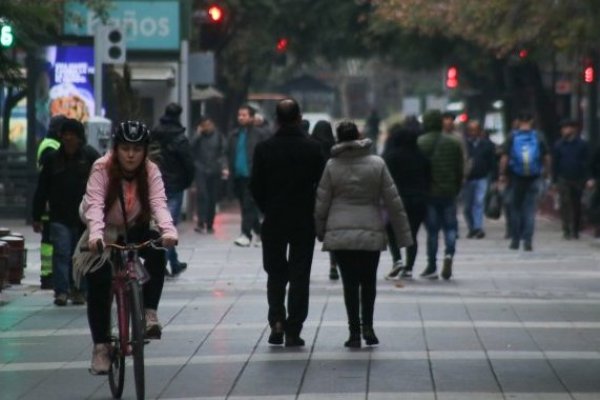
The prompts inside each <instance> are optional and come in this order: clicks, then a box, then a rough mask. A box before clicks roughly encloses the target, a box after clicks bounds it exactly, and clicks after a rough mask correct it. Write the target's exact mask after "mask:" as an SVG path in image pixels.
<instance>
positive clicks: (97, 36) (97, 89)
mask: <svg viewBox="0 0 600 400" xmlns="http://www.w3.org/2000/svg"><path fill="white" fill-rule="evenodd" d="M103 29H104V27H103V26H102V25H101V24H97V25H96V28H95V32H94V103H95V104H94V115H95V116H97V117H101V116H102V115H101V114H102V75H103V74H102V72H103V71H102V50H103V45H104V44H103V43H102V40H101V38H102V30H103Z"/></svg>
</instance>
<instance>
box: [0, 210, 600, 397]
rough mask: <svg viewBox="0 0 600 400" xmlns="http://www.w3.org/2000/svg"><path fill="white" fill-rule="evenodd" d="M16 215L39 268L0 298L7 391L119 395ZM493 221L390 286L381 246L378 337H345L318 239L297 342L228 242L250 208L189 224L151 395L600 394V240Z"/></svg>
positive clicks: (256, 263) (0, 357) (151, 367)
mask: <svg viewBox="0 0 600 400" xmlns="http://www.w3.org/2000/svg"><path fill="white" fill-rule="evenodd" d="M6 224H9V225H10V221H0V225H6ZM15 224H16V226H15V227H17V228H19V230H21V231H23V232H24V233H27V235H28V236H29V237H30V238H31V240H28V247H30V251H29V260H30V265H29V267H28V270H27V275H28V276H27V278H26V280H25V282H24V283H25V285H24V286H23V287H20V288H18V287H16V288H11V289H8V290H7V291H5V292H3V293H2V294H1V295H0V296H2V298H3V299H4V300H6V301H8V302H7V303H6V304H5V305H4V306H2V307H0V399H1V400H5V399H6V400H8V399H11V400H12V399H47V400H52V399H108V398H110V391H109V388H108V384H107V380H106V378H103V377H94V376H91V375H89V373H88V372H87V368H88V366H89V359H90V353H91V341H90V335H89V331H88V327H87V321H86V314H85V308H84V307H74V306H68V307H66V308H57V307H55V306H53V305H52V295H51V293H50V292H48V291H39V290H37V289H35V287H36V285H37V283H38V282H39V263H36V261H37V260H38V259H39V244H37V242H36V240H37V238H36V237H35V236H34V235H30V234H29V233H28V232H29V231H30V228H28V227H24V226H19V224H17V223H15ZM489 225H490V226H489V229H488V237H487V238H486V239H484V240H467V239H461V240H460V241H459V243H458V255H457V257H456V270H455V279H454V280H452V281H450V282H443V281H437V282H429V281H423V280H420V279H415V280H413V281H408V282H405V283H404V285H397V284H396V282H387V281H385V280H383V275H384V274H385V273H386V272H387V271H388V269H389V266H390V264H391V262H390V258H389V255H388V254H387V253H385V254H384V256H383V257H382V262H381V267H380V271H379V275H380V280H379V282H378V297H377V302H376V308H375V330H376V332H377V334H378V336H379V338H380V341H381V345H380V346H379V347H376V348H372V349H366V348H363V349H360V350H349V349H346V348H344V347H343V342H344V340H345V339H346V338H347V329H346V319H345V309H344V305H343V299H342V292H341V283H340V282H330V281H329V280H328V279H327V273H328V259H327V256H326V254H324V253H322V252H320V251H318V250H317V251H316V252H315V255H316V257H315V263H314V265H313V274H312V280H311V282H312V286H311V303H310V313H309V317H308V322H307V324H306V327H305V329H304V331H303V333H302V336H303V337H304V338H305V339H306V342H307V346H306V347H305V348H303V349H296V350H289V349H285V348H280V347H270V346H268V345H267V342H266V338H267V336H268V333H269V330H268V327H267V324H266V296H265V282H266V277H265V274H264V272H263V271H262V266H261V251H260V249H258V248H247V249H243V248H236V247H234V246H233V245H232V244H231V242H232V240H233V238H234V237H236V236H237V233H238V227H239V218H238V217H237V216H236V215H234V214H225V215H221V216H220V217H219V220H218V224H217V234H216V235H215V236H214V237H208V236H206V235H198V234H196V233H194V232H193V230H192V229H191V228H192V227H191V226H190V225H189V224H183V225H182V226H181V227H180V228H181V231H182V236H183V239H182V243H181V246H180V250H179V251H180V255H181V258H182V259H183V260H186V261H188V262H189V264H190V266H189V268H188V271H187V272H186V273H184V274H183V275H182V276H181V277H179V278H177V279H175V280H169V281H168V282H167V283H166V285H165V291H164V295H163V301H162V303H161V307H160V309H159V317H160V319H161V321H162V323H163V324H164V325H165V331H164V334H163V339H162V340H161V341H160V342H153V343H151V344H150V345H148V346H147V347H146V365H147V368H146V374H147V393H148V398H152V399H154V398H160V399H211V400H212V399H215V400H216V399H238V400H241V399H257V400H261V399H264V400H267V399H268V400H275V399H282V400H284V399H285V400H287V399H302V400H308V399H327V400H334V399H344V400H354V399H369V400H375V399H380V400H384V399H385V400H392V399H393V400H395V399H415V400H430V399H431V400H434V399H435V400H438V399H439V400H441V399H460V400H470V399H477V400H479V399H543V400H554V399H589V400H592V399H600V379H599V378H598V372H599V371H600V268H599V264H598V254H599V252H598V245H597V244H596V241H595V240H594V239H591V238H584V239H582V240H580V241H573V242H565V241H562V240H561V239H560V236H561V233H560V229H559V227H558V225H556V224H554V223H551V222H548V221H545V220H539V229H538V234H537V237H536V241H535V251H534V252H533V253H524V252H522V251H518V252H514V251H509V250H508V249H507V242H506V241H504V240H503V239H502V238H501V237H502V234H501V233H502V226H501V223H491V224H489ZM463 235H464V231H463ZM34 239H35V240H34ZM424 243H425V241H424V237H423V236H422V237H421V244H423V247H422V249H421V251H420V258H419V260H418V266H417V268H416V271H417V272H418V271H420V270H421V269H422V268H423V267H424V263H425V259H424V257H423V254H424ZM36 270H37V271H36ZM36 274H37V275H36ZM28 285H31V286H28ZM398 286H401V287H398ZM132 378H133V376H132V371H131V369H128V371H127V376H126V388H125V393H124V396H123V398H126V399H132V398H133V397H134V396H133V379H132Z"/></svg>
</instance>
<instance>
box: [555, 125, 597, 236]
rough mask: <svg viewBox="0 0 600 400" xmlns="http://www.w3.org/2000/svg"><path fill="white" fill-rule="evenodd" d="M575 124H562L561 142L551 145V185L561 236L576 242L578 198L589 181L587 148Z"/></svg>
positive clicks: (579, 209) (579, 213)
mask: <svg viewBox="0 0 600 400" xmlns="http://www.w3.org/2000/svg"><path fill="white" fill-rule="evenodd" d="M578 129H579V124H578V123H577V121H575V120H572V119H567V120H564V121H562V122H561V128H560V132H561V139H560V140H558V141H557V142H556V144H555V145H554V152H553V157H552V164H553V166H552V182H553V183H554V184H555V185H556V187H557V188H558V192H559V196H560V216H561V220H562V229H563V237H564V238H565V239H566V240H569V239H571V238H573V239H579V230H580V229H581V197H582V195H583V189H584V188H585V185H586V181H587V180H588V178H589V169H588V165H589V164H588V163H589V148H588V144H587V142H586V141H585V140H583V139H582V138H581V137H580V136H579V132H578Z"/></svg>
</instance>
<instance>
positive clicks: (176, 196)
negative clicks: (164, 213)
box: [167, 192, 183, 272]
mask: <svg viewBox="0 0 600 400" xmlns="http://www.w3.org/2000/svg"><path fill="white" fill-rule="evenodd" d="M182 204H183V192H173V193H167V207H169V212H170V213H171V218H173V224H174V225H175V226H177V224H178V223H179V219H180V218H181V206H182ZM167 259H168V260H169V264H170V265H171V272H176V271H177V268H178V267H179V256H178V255H177V251H176V250H175V247H171V248H170V249H169V250H167Z"/></svg>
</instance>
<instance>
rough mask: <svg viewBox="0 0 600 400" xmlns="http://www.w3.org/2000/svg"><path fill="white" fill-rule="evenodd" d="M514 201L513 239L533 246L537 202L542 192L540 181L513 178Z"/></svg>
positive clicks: (512, 213) (511, 204)
mask: <svg viewBox="0 0 600 400" xmlns="http://www.w3.org/2000/svg"><path fill="white" fill-rule="evenodd" d="M510 186H511V193H512V199H511V203H510V213H511V223H510V225H511V235H510V236H511V239H512V241H513V242H515V243H519V242H520V241H521V240H523V241H524V242H525V243H527V244H531V241H532V239H533V231H534V229H535V211H536V201H537V197H538V194H539V192H540V180H539V179H535V178H533V179H532V178H519V177H512V178H511V183H510Z"/></svg>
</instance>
